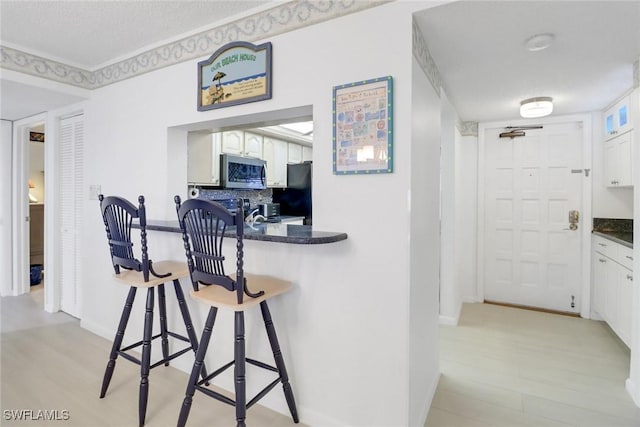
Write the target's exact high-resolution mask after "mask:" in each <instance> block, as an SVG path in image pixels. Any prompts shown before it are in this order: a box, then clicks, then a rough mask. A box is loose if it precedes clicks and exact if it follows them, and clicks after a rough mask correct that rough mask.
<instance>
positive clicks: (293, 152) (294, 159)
mask: <svg viewBox="0 0 640 427" xmlns="http://www.w3.org/2000/svg"><path fill="white" fill-rule="evenodd" d="M287 158H288V160H287V161H288V162H289V163H302V145H300V144H294V143H293V142H289V147H288V155H287Z"/></svg>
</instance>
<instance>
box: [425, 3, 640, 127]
mask: <svg viewBox="0 0 640 427" xmlns="http://www.w3.org/2000/svg"><path fill="white" fill-rule="evenodd" d="M416 20H417V23H418V25H419V26H420V29H421V30H422V32H423V35H424V38H425V40H426V43H427V45H428V47H429V50H430V52H431V54H432V56H433V58H434V61H435V62H436V64H437V66H438V69H439V70H440V74H441V75H442V78H443V80H444V88H445V92H446V93H447V96H448V98H449V99H450V100H451V102H452V103H453V105H454V106H455V107H456V110H457V111H458V114H459V115H460V118H461V119H462V120H464V121H475V122H483V121H491V120H502V119H515V118H518V117H519V107H520V101H522V100H524V99H527V98H532V97H541V96H550V97H552V98H554V104H555V106H554V114H568V113H577V112H584V111H598V110H602V109H604V108H605V107H606V106H607V105H608V104H609V103H610V102H611V101H613V100H614V99H615V98H616V97H618V96H620V95H622V94H623V93H624V92H625V91H626V90H628V89H629V88H631V87H632V85H633V62H634V61H636V60H638V58H640V1H490V2H485V1H461V2H455V3H450V4H446V5H444V6H440V7H435V8H432V9H429V10H426V11H424V12H423V13H420V14H419V15H418V16H417V17H416ZM542 33H553V34H554V35H555V40H554V42H553V44H551V46H549V47H548V48H547V49H544V50H540V51H535V52H530V51H528V50H527V49H526V48H525V40H527V39H528V38H530V37H531V36H533V35H536V34H542Z"/></svg>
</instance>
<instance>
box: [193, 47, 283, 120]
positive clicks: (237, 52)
mask: <svg viewBox="0 0 640 427" xmlns="http://www.w3.org/2000/svg"><path fill="white" fill-rule="evenodd" d="M264 99H271V43H263V44H261V45H258V46H256V45H254V44H252V43H249V42H233V43H229V44H226V45H224V46H222V47H221V48H220V49H218V50H217V51H215V52H214V54H213V55H211V56H210V57H209V59H207V60H205V61H202V62H198V111H206V110H213V109H215V108H222V107H229V106H231V105H238V104H245V103H247V102H254V101H262V100H264Z"/></svg>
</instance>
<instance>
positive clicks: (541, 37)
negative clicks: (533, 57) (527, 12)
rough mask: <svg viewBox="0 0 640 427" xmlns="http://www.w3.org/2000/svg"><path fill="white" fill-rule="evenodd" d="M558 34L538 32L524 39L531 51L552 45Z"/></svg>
mask: <svg viewBox="0 0 640 427" xmlns="http://www.w3.org/2000/svg"><path fill="white" fill-rule="evenodd" d="M555 38H556V36H555V35H554V34H552V33H544V34H536V35H535V36H531V37H529V38H528V39H526V40H525V41H524V45H525V47H526V48H527V50H528V51H530V52H537V51H539V50H544V49H546V48H548V47H549V46H551V44H552V43H553V41H554V40H555Z"/></svg>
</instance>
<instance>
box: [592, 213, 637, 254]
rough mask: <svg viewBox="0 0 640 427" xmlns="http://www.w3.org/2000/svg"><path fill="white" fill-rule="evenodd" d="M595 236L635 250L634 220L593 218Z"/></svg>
mask: <svg viewBox="0 0 640 427" xmlns="http://www.w3.org/2000/svg"><path fill="white" fill-rule="evenodd" d="M593 234H597V235H599V236H602V237H604V238H607V239H609V240H612V241H614V242H616V243H620V244H621V245H624V246H627V247H629V248H633V219H624V218H593Z"/></svg>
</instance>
